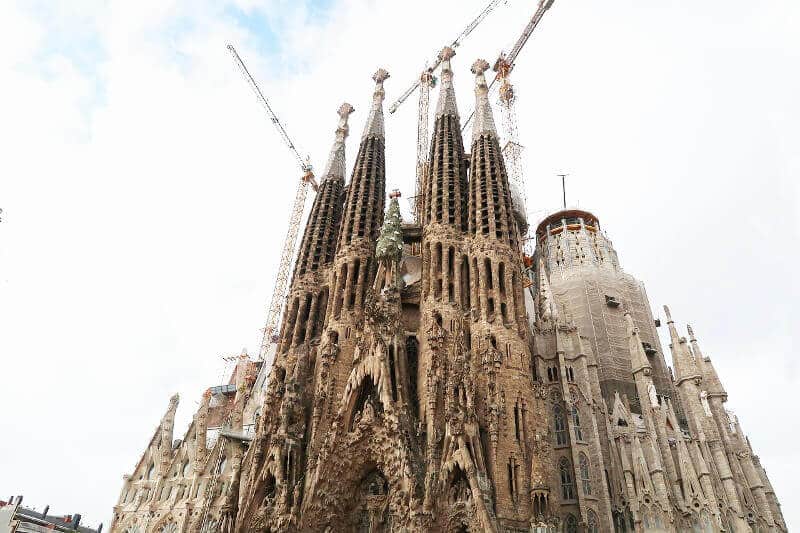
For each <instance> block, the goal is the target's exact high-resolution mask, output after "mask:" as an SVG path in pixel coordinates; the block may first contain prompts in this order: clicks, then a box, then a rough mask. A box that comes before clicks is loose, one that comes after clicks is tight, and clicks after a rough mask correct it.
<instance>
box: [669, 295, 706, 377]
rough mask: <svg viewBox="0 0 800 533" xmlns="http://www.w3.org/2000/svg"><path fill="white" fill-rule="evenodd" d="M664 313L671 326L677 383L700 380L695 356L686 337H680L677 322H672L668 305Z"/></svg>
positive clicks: (673, 364)
mask: <svg viewBox="0 0 800 533" xmlns="http://www.w3.org/2000/svg"><path fill="white" fill-rule="evenodd" d="M664 313H666V315H667V324H668V325H669V337H670V351H671V352H672V366H673V368H674V369H675V380H676V383H677V384H678V385H680V384H681V383H682V382H683V381H686V380H687V379H696V378H699V377H700V372H699V370H698V367H697V364H696V362H695V359H694V356H693V355H692V354H691V352H690V351H689V345H688V343H687V342H686V337H681V336H680V335H678V330H677V328H676V327H675V322H674V321H673V320H672V314H671V313H670V311H669V307H667V306H666V305H665V306H664Z"/></svg>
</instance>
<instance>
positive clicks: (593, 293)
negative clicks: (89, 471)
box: [112, 48, 786, 533]
mask: <svg viewBox="0 0 800 533" xmlns="http://www.w3.org/2000/svg"><path fill="white" fill-rule="evenodd" d="M454 55H455V53H454V52H453V50H451V49H449V48H446V49H445V50H444V51H443V52H442V59H443V62H442V75H441V83H440V89H439V90H440V94H439V101H438V106H437V109H436V118H435V124H434V128H433V135H432V138H431V140H430V155H429V159H428V164H427V167H426V170H425V174H424V180H423V183H422V191H421V194H422V198H421V199H419V200H418V204H417V205H419V206H420V209H419V218H420V220H419V222H420V223H419V225H415V224H404V223H403V222H402V220H401V217H400V209H399V205H398V199H397V196H398V195H397V194H392V195H390V196H391V199H390V201H389V206H388V209H387V210H386V212H385V214H384V209H385V199H386V190H385V189H386V168H385V150H386V138H385V132H384V120H383V99H384V89H383V84H384V82H385V81H386V80H387V78H388V77H389V75H388V73H387V72H386V71H384V70H379V71H378V72H377V73H376V74H375V76H374V81H375V91H374V94H373V98H372V102H371V104H370V107H369V109H368V113H367V120H366V125H365V127H364V131H363V135H362V136H361V139H360V144H359V149H358V155H357V158H356V162H355V165H354V168H353V169H352V173H351V177H350V180H349V183H347V184H346V183H345V173H346V165H345V159H344V157H345V149H344V143H345V138H346V137H347V135H348V131H349V127H348V117H349V115H350V114H351V113H352V112H353V108H352V107H351V106H350V105H348V104H345V105H343V106H342V107H341V108H340V109H339V125H338V127H337V129H336V137H335V141H334V145H333V149H332V150H331V154H330V158H329V162H328V165H327V167H326V170H325V174H324V176H323V177H322V181H321V185H320V190H319V192H318V194H317V196H316V199H315V201H314V205H313V207H312V210H311V213H310V216H309V219H308V223H307V225H306V229H305V234H304V236H303V240H302V244H301V248H300V250H299V255H298V260H297V263H296V265H295V271H294V276H293V279H292V285H291V288H290V292H289V298H288V301H287V304H286V311H285V316H284V317H283V321H282V327H281V331H280V338H279V344H278V348H277V353H276V356H275V362H274V365H273V366H272V368H271V369H266V368H259V367H258V365H257V364H255V363H250V362H249V359H247V358H242V360H241V361H240V363H239V365H238V366H237V371H236V372H235V373H234V377H233V378H232V380H231V382H230V383H229V385H228V386H227V387H228V388H227V389H225V391H223V392H220V391H219V390H218V391H217V394H216V395H206V397H204V399H203V401H202V403H201V405H200V409H199V410H198V412H197V415H196V417H195V421H194V422H193V424H192V426H191V427H190V428H189V431H188V432H187V434H186V435H185V437H184V438H183V439H182V440H181V441H175V442H173V440H172V438H173V437H172V425H173V420H174V411H175V407H176V405H177V398H175V399H174V400H173V401H172V402H171V403H170V405H169V408H168V410H167V413H166V414H165V416H164V419H163V420H162V422H161V424H160V425H159V426H158V429H157V431H156V433H155V435H154V437H153V440H152V441H151V443H150V445H149V447H148V449H147V450H146V452H145V453H144V454H143V456H142V460H141V461H140V463H139V464H138V465H137V466H136V468H135V470H134V471H133V473H132V474H131V475H130V476H126V478H125V483H124V487H123V490H122V492H121V495H120V499H119V503H118V505H117V506H116V507H115V509H114V513H115V515H114V522H113V525H112V531H114V532H128V533H134V532H136V533H145V532H150V531H156V532H196V531H204V532H216V531H221V532H225V533H228V532H250V531H254V532H255V531H258V532H270V533H277V532H295V531H301V532H326V533H328V532H330V533H333V532H355V531H357V532H387V533H388V532H407V533H410V532H417V531H437V532H438V531H441V532H466V531H471V532H512V531H513V532H534V531H536V532H551V531H552V532H555V531H564V532H568V533H572V532H579V531H580V532H590V533H596V532H609V531H616V532H623V531H701V532H722V531H726V532H732V531H735V532H749V531H786V526H785V523H784V521H783V516H782V514H781V510H780V505H779V503H778V500H777V498H776V496H775V493H774V491H773V490H772V487H771V485H770V482H769V479H768V478H767V475H766V473H765V471H764V469H763V468H762V466H761V464H760V462H759V460H758V457H757V456H756V455H755V454H754V453H753V450H752V449H751V447H750V444H749V442H748V440H747V438H746V436H745V435H744V434H743V432H742V429H741V428H740V427H739V424H738V422H737V420H736V417H735V416H734V415H733V414H732V413H730V412H729V411H727V410H726V409H725V405H724V404H725V401H726V399H727V392H726V391H725V389H724V388H723V386H722V384H721V381H720V379H719V377H718V375H717V372H716V370H715V368H714V365H713V364H712V361H711V359H710V358H709V356H708V355H706V354H704V353H703V352H702V351H701V348H700V345H699V343H698V341H697V339H696V337H695V335H694V333H693V331H692V330H691V328H689V329H688V337H689V338H688V340H687V338H686V337H685V336H683V334H682V333H681V332H680V331H679V329H678V327H677V326H676V324H675V322H674V321H673V320H672V317H671V315H670V313H669V310H666V316H667V320H668V321H667V323H666V324H663V325H662V327H666V328H668V329H669V332H670V339H671V340H670V346H669V349H670V351H671V355H672V364H673V368H674V375H673V373H672V371H671V370H670V368H669V367H668V366H667V363H666V360H665V358H664V352H663V350H662V347H661V344H660V342H659V338H658V335H657V332H656V324H655V321H654V316H653V314H652V311H651V306H650V303H649V301H648V299H647V295H646V293H645V290H644V286H643V285H642V284H641V283H640V282H639V281H637V280H636V279H635V278H633V277H632V276H630V275H629V274H627V273H625V272H624V271H623V270H622V268H621V266H620V263H619V260H618V258H617V254H616V252H615V251H614V249H613V246H612V244H611V242H610V240H609V239H608V237H607V236H606V235H605V233H603V232H602V231H601V228H600V222H599V220H598V218H597V217H596V216H595V215H593V214H592V213H590V212H588V211H585V210H578V209H565V210H563V211H559V212H557V213H553V214H552V215H550V216H549V217H547V218H546V219H545V220H544V221H543V222H542V223H541V224H540V225H539V226H538V228H537V229H536V232H535V235H536V250H535V253H534V255H533V257H526V256H524V255H523V244H524V242H523V238H522V237H523V236H521V235H520V230H519V221H518V220H516V219H515V217H514V210H513V205H512V203H513V199H512V194H511V191H510V188H509V183H508V176H507V173H506V169H505V163H504V160H503V157H502V153H501V148H500V144H499V137H498V133H497V130H496V128H495V124H494V118H493V114H492V109H491V106H490V104H489V98H488V87H487V83H486V79H485V72H486V70H487V69H488V67H489V65H488V64H487V63H486V62H485V61H476V62H475V63H474V64H473V65H472V69H471V70H472V73H473V75H474V80H475V103H476V113H475V119H474V123H473V127H472V133H471V137H470V139H468V142H469V145H468V146H465V144H464V143H465V139H464V138H462V135H461V123H460V118H459V113H458V106H457V104H456V98H455V92H454V90H453V70H452V65H451V59H452V58H453V56H454ZM467 150H468V151H467ZM267 375H269V379H268V380H267V379H266V376H267ZM216 389H219V387H217V388H216ZM212 416H215V417H216V418H217V419H218V420H216V422H215V424H217V425H218V426H222V430H221V432H220V436H219V437H218V438H217V439H216V440H215V442H213V443H212V442H210V441H209V439H208V435H209V431H208V428H209V420H210V418H211V417H212ZM223 445H224V447H223ZM215 457H218V458H219V460H214V458H215Z"/></svg>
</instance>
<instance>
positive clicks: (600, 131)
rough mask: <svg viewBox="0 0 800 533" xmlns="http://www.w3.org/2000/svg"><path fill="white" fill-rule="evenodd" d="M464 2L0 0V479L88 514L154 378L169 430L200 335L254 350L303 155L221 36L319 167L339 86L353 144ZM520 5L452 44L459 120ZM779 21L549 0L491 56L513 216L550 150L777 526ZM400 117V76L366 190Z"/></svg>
mask: <svg viewBox="0 0 800 533" xmlns="http://www.w3.org/2000/svg"><path fill="white" fill-rule="evenodd" d="M483 4H484V0H469V1H464V0H462V1H460V2H455V1H447V2H444V1H441V2H422V1H421V0H410V1H407V2H375V1H369V0H341V1H335V2H332V3H331V4H330V5H329V6H326V7H325V8H324V9H323V10H322V11H320V10H319V9H318V8H317V7H315V5H316V4H314V3H311V4H309V3H299V2H288V1H275V2H259V1H257V0H240V1H238V2H229V3H219V2H211V1H206V2H180V1H177V0H174V1H170V2H163V1H161V2H155V1H152V2H124V1H114V2H109V3H105V2H102V3H101V2H83V3H75V2H68V3H56V4H54V5H51V4H49V3H48V4H46V5H45V6H46V9H45V6H42V9H43V10H41V11H38V12H34V11H30V10H29V9H28V8H27V7H23V4H22V3H19V4H17V5H16V6H15V5H14V4H8V3H3V4H0V19H2V20H3V21H5V22H6V23H7V24H5V25H4V26H5V27H6V28H7V31H6V30H4V31H3V32H0V86H2V87H3V93H4V97H3V98H2V99H0V117H2V118H1V119H0V146H3V147H5V148H6V150H3V152H4V153H3V156H2V157H0V207H2V208H3V209H4V213H3V215H4V222H3V223H1V224H0V354H1V355H2V365H3V370H2V376H3V378H4V379H3V386H2V387H0V391H2V392H0V403H1V404H2V405H4V406H7V407H9V408H10V410H11V411H12V412H13V414H12V416H7V417H6V424H5V427H4V431H3V433H4V435H12V438H10V439H9V438H7V439H3V440H2V443H0V457H2V458H3V459H0V471H2V472H3V479H2V480H0V481H2V483H1V484H0V493H2V491H5V492H6V493H9V494H10V493H24V494H26V502H27V503H29V504H31V505H39V506H43V505H44V504H46V503H50V504H52V505H53V507H54V508H55V509H57V510H59V512H60V511H61V510H64V511H65V512H75V511H79V512H84V515H85V516H86V518H87V521H88V523H97V522H99V521H101V520H102V521H105V522H106V523H108V519H109V517H110V514H111V506H112V505H113V503H114V501H115V499H116V497H117V491H118V490H119V487H120V486H121V476H122V474H124V473H125V472H127V471H128V470H129V469H130V468H132V466H133V465H134V463H135V462H136V460H137V459H138V454H139V453H140V452H141V450H142V449H143V447H144V445H145V443H146V441H147V440H148V439H149V437H150V432H151V431H152V430H153V428H154V426H155V424H156V423H157V421H158V419H159V418H160V416H161V414H162V411H163V409H164V408H165V407H166V403H167V400H168V398H169V396H170V395H171V394H172V393H173V392H175V391H176V390H178V391H180V392H181V395H182V398H183V400H182V401H183V405H182V406H181V409H180V411H179V423H178V424H177V432H178V433H181V432H182V431H183V429H184V427H185V424H186V422H187V421H188V418H189V417H190V416H191V412H192V411H193V406H194V405H195V403H196V400H197V399H198V398H199V396H200V394H201V391H202V390H203V388H205V387H207V386H209V385H212V384H214V383H216V382H218V381H221V380H222V379H223V377H224V376H223V370H224V369H223V365H222V363H221V361H220V359H219V356H220V355H222V354H230V353H235V352H238V350H239V349H240V348H241V347H242V345H246V346H248V347H249V348H250V350H251V351H255V350H256V349H257V345H258V341H259V332H258V328H259V327H261V325H262V324H261V322H262V321H263V319H264V315H265V313H264V305H265V302H266V301H267V299H268V296H269V294H270V291H271V283H272V280H273V279H274V268H275V262H276V260H277V254H278V251H279V248H280V244H281V242H282V239H283V231H284V228H283V225H282V224H283V221H285V220H286V218H287V215H288V210H289V205H288V204H289V202H290V200H289V199H290V198H291V197H292V195H293V189H294V185H295V180H296V179H297V178H298V172H297V169H296V168H295V166H294V162H293V160H292V159H291V157H290V156H289V155H288V153H287V151H286V149H285V148H284V147H283V146H282V145H281V143H280V142H279V140H278V138H277V136H276V135H275V133H274V131H273V130H272V126H271V125H270V124H269V122H268V121H267V120H266V118H265V117H264V116H263V113H262V112H261V110H260V108H259V107H258V104H257V103H256V101H255V99H254V97H253V95H252V94H251V93H250V92H249V89H248V87H247V86H246V84H245V83H244V81H243V80H241V79H240V76H239V74H238V72H237V71H236V68H235V67H234V65H233V63H232V62H231V60H230V58H229V57H228V54H227V51H226V50H225V46H224V45H225V43H226V42H227V41H232V42H234V43H235V44H236V45H237V47H238V48H239V51H240V53H241V54H242V56H243V57H244V58H245V60H246V61H247V62H248V65H249V66H250V67H251V70H252V71H253V73H254V75H255V76H256V77H257V79H258V80H259V82H260V83H261V85H262V88H263V89H264V92H265V93H266V94H268V95H269V96H270V98H271V99H272V100H273V102H274V104H275V107H276V108H277V110H278V112H279V114H280V116H281V117H282V119H284V120H285V122H286V124H287V128H288V130H289V131H290V133H291V134H292V135H293V136H294V137H295V139H296V141H297V142H298V144H299V145H300V146H301V147H302V148H303V149H304V150H306V151H308V152H309V153H311V154H312V156H313V161H314V163H315V164H316V166H317V168H321V167H322V165H323V164H324V158H325V157H326V155H327V153H328V149H329V146H330V143H331V141H332V135H333V130H334V128H335V123H336V115H335V110H336V108H337V107H338V105H339V104H340V103H341V102H342V101H343V100H347V101H349V102H350V103H352V104H353V105H354V106H355V107H356V113H355V114H354V115H353V116H352V117H351V122H352V127H351V137H350V139H349V144H348V157H349V161H351V162H352V160H353V158H354V156H355V150H356V147H357V141H358V138H359V137H360V134H361V128H362V124H363V120H364V117H365V116H366V110H367V106H368V103H369V97H370V94H371V91H372V83H371V81H370V79H369V77H370V76H371V74H372V72H373V71H374V70H375V69H376V68H377V67H378V66H385V67H386V68H387V69H388V70H389V71H390V72H391V73H392V78H391V79H390V80H389V81H388V82H387V84H386V85H387V93H388V96H387V98H388V100H390V101H391V100H392V99H393V98H394V97H396V96H397V95H399V93H400V92H401V91H402V90H403V89H405V87H406V85H407V84H409V83H410V82H411V80H412V79H413V78H414V77H415V76H416V75H417V73H418V71H419V70H420V68H421V67H422V64H423V62H424V61H425V60H426V59H429V58H432V56H433V53H434V51H435V50H437V49H438V48H440V47H441V46H442V45H443V44H445V43H446V42H449V41H450V40H451V39H452V38H454V37H455V36H456V35H457V34H458V32H459V31H460V30H461V28H462V26H463V25H464V24H465V22H466V21H467V20H468V19H469V18H470V17H471V16H473V15H474V14H475V13H477V11H478V10H479V9H480V8H481V6H482V5H483ZM531 6H532V4H531V3H530V2H511V3H510V5H508V6H502V7H500V8H499V9H498V11H497V13H495V14H494V15H492V16H491V17H490V18H489V19H487V20H486V21H485V23H484V24H483V25H482V26H481V27H479V28H478V30H476V32H475V34H474V35H473V36H472V37H471V38H470V40H469V41H467V43H466V44H465V45H464V46H463V47H462V48H461V49H460V50H459V51H458V55H457V57H456V58H455V60H454V67H455V73H456V77H455V84H456V90H457V94H458V98H459V107H460V110H461V112H462V115H466V113H467V112H468V110H469V109H471V107H472V105H471V101H472V81H471V75H470V74H469V65H470V64H471V63H472V61H473V60H474V59H475V58H476V57H478V56H483V57H486V58H487V59H489V60H492V59H493V58H494V57H495V56H496V54H497V52H498V51H499V50H500V48H501V47H503V46H506V47H507V46H508V45H509V44H510V43H511V42H513V39H514V38H515V35H516V34H517V32H518V31H519V29H521V27H522V26H523V25H524V24H525V22H526V19H527V17H528V16H529V11H530V10H531V9H532V7H531ZM234 7H235V8H236V9H238V10H240V11H241V12H243V13H244V14H245V15H246V16H248V17H250V19H249V22H251V23H252V24H244V23H243V22H244V21H243V20H242V19H241V18H237V17H236V16H234V15H233V13H234V12H235V10H234ZM797 16H798V7H797V6H795V5H794V4H791V3H790V2H788V1H784V2H780V1H779V2H773V3H770V4H769V5H757V4H754V3H752V2H744V1H736V2H726V3H722V2H707V3H704V4H698V3H696V2H694V3H691V4H689V3H683V4H682V3H672V4H669V5H666V4H665V5H661V6H657V7H656V6H651V5H647V4H644V3H642V2H634V1H632V0H620V1H619V2H614V3H608V2H603V3H597V2H590V1H588V0H587V1H583V2H563V1H559V2H556V3H555V5H554V7H553V9H552V10H551V11H550V12H549V13H548V14H547V16H546V18H545V20H544V21H543V22H542V24H541V26H540V28H539V29H538V30H537V33H536V35H535V36H534V37H533V39H532V40H531V42H530V43H529V44H528V46H527V48H526V50H525V51H524V52H523V55H522V56H521V57H520V59H519V61H518V63H517V68H516V70H515V72H514V75H513V76H514V81H515V83H516V84H517V88H518V94H519V101H518V104H519V105H518V113H519V122H520V136H521V141H522V143H523V144H524V145H525V146H526V147H527V148H526V167H525V168H526V176H527V178H528V184H529V190H528V199H529V207H530V209H531V211H537V210H542V209H549V208H552V207H555V206H557V205H558V202H559V199H560V190H559V186H560V185H559V182H558V180H557V178H555V174H556V172H557V171H561V170H563V171H566V172H569V173H570V177H569V178H568V187H569V190H568V194H569V197H570V199H571V201H572V202H574V201H578V200H580V203H581V204H582V205H587V206H591V207H592V208H593V209H595V211H596V212H597V214H598V216H599V217H600V218H601V221H603V222H604V224H605V227H606V229H607V230H608V231H609V233H610V235H611V237H612V238H613V239H614V241H615V243H616V246H617V248H618V250H619V252H620V257H621V260H622V263H623V265H624V266H625V268H626V269H627V270H628V271H629V272H631V273H633V274H634V275H636V276H637V277H639V278H640V279H642V280H643V281H644V282H645V283H646V284H647V287H648V291H649V294H650V297H651V300H652V303H653V306H654V307H657V306H659V305H660V304H662V303H665V302H666V303H670V304H671V305H672V307H673V309H674V311H675V314H676V315H677V317H678V319H679V320H681V321H683V320H686V321H689V322H691V323H692V325H693V326H694V327H695V330H696V331H697V332H698V334H699V335H701V341H702V342H703V344H704V346H705V347H706V350H707V351H708V353H709V354H710V355H712V357H714V361H715V364H716V365H717V368H718V370H719V372H720V374H721V375H722V378H723V380H724V381H725V384H726V386H727V388H728V392H729V393H730V397H731V402H730V403H731V405H732V406H733V407H734V408H735V410H736V411H737V413H738V414H739V415H740V419H741V422H742V424H743V426H744V428H745V430H746V431H747V432H749V434H750V435H751V440H752V442H753V444H754V446H755V447H756V451H757V453H758V454H759V455H760V456H761V458H762V461H763V462H764V464H765V466H766V467H767V469H768V471H769V472H770V474H771V477H772V480H773V484H774V485H775V489H776V491H777V492H778V496H779V498H780V499H781V501H782V503H783V505H784V511H785V512H786V514H787V519H788V520H789V522H790V524H796V523H799V522H800V515H798V514H797V511H796V510H795V508H797V507H798V505H793V504H794V503H795V501H796V496H795V494H796V493H797V492H798V490H797V489H798V484H797V479H798V468H797V467H798V465H797V462H796V460H794V459H793V458H792V457H793V456H791V455H790V454H791V452H792V451H793V450H792V446H791V442H790V441H789V440H787V439H788V437H789V436H791V435H795V432H796V430H794V428H793V427H791V424H787V423H786V422H787V420H791V417H790V415H789V413H790V412H791V411H789V408H790V407H789V406H790V405H791V402H792V400H793V398H792V396H791V392H792V391H793V389H794V388H796V386H797V383H798V379H797V365H796V363H795V362H794V360H793V358H792V354H793V352H794V351H795V350H794V348H796V347H797V346H796V344H797V343H796V333H795V330H796V328H793V323H794V321H793V320H792V317H793V315H792V311H793V305H794V302H795V301H796V298H797V297H798V290H797V289H798V288H797V282H796V281H795V280H796V276H795V275H794V265H796V264H797V261H798V259H800V257H799V255H800V254H798V249H797V245H798V231H799V230H800V226H799V225H798V217H797V202H798V198H800V190H798V185H797V181H798V180H797V176H798V169H799V168H800V164H799V162H798V155H797V154H796V149H795V147H796V146H798V144H800V143H798V141H800V139H798V133H797V127H796V124H797V123H798V119H800V116H799V115H800V113H798V111H799V109H798V103H797V100H796V94H797V93H798V92H800V91H799V90H800V76H798V74H797V70H796V69H795V68H793V66H794V65H796V64H797V62H798V59H800V58H798V55H800V53H799V52H798V38H797V36H796V33H795V32H794V31H793V24H792V20H796V19H797ZM262 23H263V24H264V25H265V26H266V28H265V29H264V31H263V32H258V33H256V32H255V30H258V29H259V25H260V24H262ZM267 28H268V30H269V32H272V33H271V34H269V35H268V34H267ZM71 43H80V46H70V44H71ZM95 46H96V48H94V47H95ZM415 114H416V101H415V97H412V99H411V100H410V101H409V102H408V103H406V104H405V106H404V107H403V108H402V109H401V111H400V112H399V113H398V114H397V115H396V116H392V117H391V118H389V119H387V137H388V140H387V143H388V148H387V150H388V153H387V159H388V166H387V168H388V181H389V187H390V188H391V187H394V186H397V187H400V188H401V189H403V191H404V193H405V194H406V196H410V195H411V189H410V186H411V183H412V182H413V173H414V149H415V135H416V128H415ZM498 123H499V120H498ZM538 214H539V215H541V214H542V213H541V212H539V213H538ZM179 436H180V435H179ZM784 436H785V437H786V438H785V439H783V440H781V439H779V438H778V437H784ZM72 476H77V477H72ZM76 489H77V490H76Z"/></svg>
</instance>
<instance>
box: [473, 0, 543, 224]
mask: <svg viewBox="0 0 800 533" xmlns="http://www.w3.org/2000/svg"><path fill="white" fill-rule="evenodd" d="M553 1H554V0H539V5H538V7H537V8H536V11H535V12H534V14H533V16H532V17H531V20H530V21H529V22H528V24H527V25H526V26H525V28H524V29H523V30H522V34H521V35H520V36H519V38H518V39H517V41H516V42H515V43H514V46H513V47H512V48H511V51H510V52H508V53H507V54H506V53H504V52H501V53H500V56H499V57H498V58H497V61H495V64H494V67H493V70H494V71H495V72H496V73H497V74H496V76H495V77H494V79H493V80H492V82H491V84H490V85H489V89H490V90H491V88H492V87H493V86H494V84H495V83H496V82H498V81H499V82H500V89H499V92H500V95H499V99H500V114H501V116H502V125H503V133H504V137H505V140H506V143H505V145H504V146H503V156H504V158H505V161H506V169H507V171H508V177H509V184H510V187H511V196H512V200H513V202H514V217H515V218H516V220H517V223H518V224H519V227H520V232H521V233H523V234H525V233H526V232H527V230H528V220H527V214H526V205H525V204H526V198H525V181H524V178H523V177H522V167H521V162H520V159H521V155H522V146H521V145H520V144H519V132H518V130H517V112H516V106H515V94H514V87H513V85H511V82H510V81H509V75H510V74H511V71H512V70H513V69H514V66H515V62H516V60H517V57H518V56H519V53H520V52H521V51H522V48H523V47H524V46H525V44H526V43H527V42H528V39H530V37H531V35H532V34H533V31H534V30H535V29H536V27H537V26H538V25H539V22H540V21H541V20H542V17H543V16H544V14H545V13H546V12H547V10H548V9H550V7H551V6H552V5H553ZM474 115H475V110H474V109H473V111H472V112H471V113H470V114H469V116H468V117H467V120H466V121H464V126H463V128H462V132H463V131H464V130H466V128H467V126H468V125H469V123H470V121H471V120H472V117H473V116H474Z"/></svg>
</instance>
